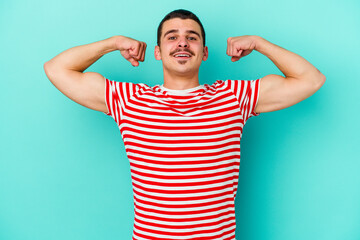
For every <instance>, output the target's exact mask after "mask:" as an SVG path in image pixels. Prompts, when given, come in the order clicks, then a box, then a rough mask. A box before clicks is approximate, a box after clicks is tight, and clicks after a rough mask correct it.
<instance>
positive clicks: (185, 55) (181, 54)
mask: <svg viewBox="0 0 360 240" xmlns="http://www.w3.org/2000/svg"><path fill="white" fill-rule="evenodd" d="M191 56H192V54H191V53H189V52H177V53H175V54H173V57H175V58H180V59H187V58H190V57H191Z"/></svg>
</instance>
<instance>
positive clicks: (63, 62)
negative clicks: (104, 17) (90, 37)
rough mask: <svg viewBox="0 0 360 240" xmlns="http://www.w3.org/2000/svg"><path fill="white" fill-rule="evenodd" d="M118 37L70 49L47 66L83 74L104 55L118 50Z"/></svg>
mask: <svg viewBox="0 0 360 240" xmlns="http://www.w3.org/2000/svg"><path fill="white" fill-rule="evenodd" d="M117 37H118V36H114V37H110V38H107V39H105V40H101V41H97V42H94V43H89V44H86V45H81V46H76V47H73V48H70V49H68V50H66V51H64V52H62V53H60V54H58V55H57V56H55V57H54V58H52V59H51V60H49V61H48V62H46V65H51V66H52V67H55V68H57V69H68V70H74V71H78V72H83V71H85V70H86V69H87V68H88V67H90V66H91V65H92V64H93V63H94V62H96V61H97V60H98V59H99V58H101V57H102V56H103V55H105V54H107V53H109V52H112V51H115V50H118V49H117V48H116V45H115V40H116V38H117Z"/></svg>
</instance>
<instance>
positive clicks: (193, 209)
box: [44, 10, 325, 240]
mask: <svg viewBox="0 0 360 240" xmlns="http://www.w3.org/2000/svg"><path fill="white" fill-rule="evenodd" d="M115 50H120V52H121V54H122V55H123V56H124V58H125V59H127V60H128V61H129V62H130V63H131V64H132V65H133V66H139V62H143V61H144V59H145V50H146V44H145V43H144V42H141V41H137V40H135V39H131V38H128V37H124V36H114V37H111V38H109V39H105V40H102V41H99V42H95V43H91V44H87V45H83V46H77V47H74V48H71V49H69V50H66V51H64V52H62V53H60V54H59V55H58V56H56V57H54V58H53V59H51V60H50V61H48V62H47V63H45V65H44V69H45V72H46V74H47V76H48V77H49V79H50V81H51V82H52V83H53V84H54V85H55V86H56V87H57V88H58V89H59V90H60V91H61V92H62V93H64V94H65V95H66V96H68V97H69V98H71V99H72V100H74V101H75V102H77V103H79V104H81V105H83V106H85V107H88V108H91V109H94V110H97V111H101V112H104V113H106V114H107V115H109V116H111V117H113V118H114V120H115V121H116V123H117V124H118V126H119V129H120V131H121V135H122V137H123V140H124V144H125V149H126V152H127V155H128V158H129V161H130V167H131V177H132V183H133V191H134V203H135V220H134V231H133V239H204V240H205V239H206V240H210V239H228V240H230V239H235V206H234V203H235V196H236V191H237V184H238V173H239V166H240V139H241V135H242V129H243V127H244V125H245V123H246V121H247V120H248V119H249V118H250V117H252V116H257V115H259V114H260V113H262V112H269V111H275V110H279V109H283V108H286V107H289V106H292V105H294V104H296V103H298V102H300V101H302V100H304V99H305V98H307V97H309V96H311V95H312V94H314V93H315V92H316V91H317V90H318V89H319V88H320V87H321V86H322V85H323V84H324V82H325V77H324V75H323V74H321V73H320V72H319V71H318V70H317V69H316V68H315V67H314V66H313V65H311V64H310V63H309V62H307V61H306V60H305V59H303V58H302V57H300V56H299V55H296V54H295V53H292V52H290V51H287V50H285V49H283V48H281V47H279V46H276V45H274V44H272V43H270V42H268V41H267V40H265V39H263V38H261V37H259V36H239V37H231V38H229V39H228V46H227V52H226V53H227V54H228V55H229V56H231V60H232V61H238V60H239V59H240V58H242V57H244V56H246V55H248V54H250V53H251V52H252V51H253V50H256V51H259V52H260V53H262V54H264V55H265V56H267V57H268V58H270V59H271V60H272V61H273V62H274V63H275V65H276V66H277V67H278V68H279V69H280V70H281V71H282V72H283V73H284V75H285V77H282V76H279V75H273V74H272V75H268V76H264V77H263V78H261V79H257V80H251V81H244V80H226V81H222V80H217V81H216V82H215V83H213V84H212V85H209V84H204V85H200V84H199V77H198V74H199V68H200V65H201V63H202V61H205V60H206V59H207V58H208V47H207V46H205V31H204V29H203V26H202V24H201V22H200V20H199V19H198V18H197V17H196V16H195V15H194V14H193V13H191V12H189V11H186V10H176V11H173V12H171V13H169V14H168V15H167V16H165V18H164V19H163V20H162V22H161V23H160V25H159V28H158V45H157V46H156V47H155V52H154V54H155V58H156V59H157V60H162V63H163V72H164V84H163V85H156V86H154V87H149V86H148V85H146V84H133V83H128V82H116V81H112V80H108V79H106V78H104V77H103V76H102V75H100V74H99V73H94V72H86V73H84V70H86V69H87V68H88V67H89V66H90V65H92V64H93V63H94V62H95V61H97V60H98V59H99V58H100V57H101V56H103V55H104V54H106V53H109V52H112V51H115ZM260 81H261V87H260Z"/></svg>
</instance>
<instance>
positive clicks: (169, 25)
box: [161, 18, 201, 36]
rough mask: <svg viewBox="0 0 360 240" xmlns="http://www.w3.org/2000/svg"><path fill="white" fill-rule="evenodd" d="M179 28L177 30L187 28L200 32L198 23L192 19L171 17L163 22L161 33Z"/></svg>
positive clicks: (186, 29) (180, 30) (185, 29)
mask: <svg viewBox="0 0 360 240" xmlns="http://www.w3.org/2000/svg"><path fill="white" fill-rule="evenodd" d="M173 29H174V30H179V32H180V33H181V32H186V31H188V30H192V31H196V32H198V33H199V34H201V28H200V25H199V24H198V23H197V22H195V21H194V20H192V19H181V18H172V19H170V20H167V21H165V22H164V23H163V27H162V31H161V35H162V36H164V34H165V33H166V32H167V31H169V30H173Z"/></svg>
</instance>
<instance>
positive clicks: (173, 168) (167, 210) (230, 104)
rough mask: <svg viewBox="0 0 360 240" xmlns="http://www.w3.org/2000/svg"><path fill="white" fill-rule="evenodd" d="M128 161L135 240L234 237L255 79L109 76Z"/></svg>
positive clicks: (109, 98)
mask: <svg viewBox="0 0 360 240" xmlns="http://www.w3.org/2000/svg"><path fill="white" fill-rule="evenodd" d="M105 87H106V96H105V98H106V104H107V109H108V113H106V114H107V115H109V116H111V117H112V118H113V119H114V120H115V122H116V123H117V125H118V127H119V129H120V132H121V136H122V138H123V141H124V145H125V150H126V153H127V156H128V159H129V161H130V170H131V180H132V186H133V195H134V215H135V219H134V227H133V238H132V239H133V240H175V239H192V240H213V239H214V240H215V239H216V240H219V239H222V240H225V239H226V240H234V239H235V205H234V204H235V196H236V191H237V185H238V176H239V167H240V139H241V136H242V131H243V127H244V125H245V123H246V121H247V120H248V119H249V118H250V117H251V116H257V115H259V113H255V112H254V110H255V106H256V103H257V101H258V96H259V88H260V79H257V80H249V81H245V80H226V81H222V80H217V81H216V82H215V83H213V84H212V85H209V84H204V85H200V86H198V87H195V88H191V89H187V90H170V89H166V88H164V87H163V86H162V85H161V86H160V85H156V86H154V87H149V86H148V85H146V84H134V83H127V82H116V81H112V80H109V79H106V84H105Z"/></svg>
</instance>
